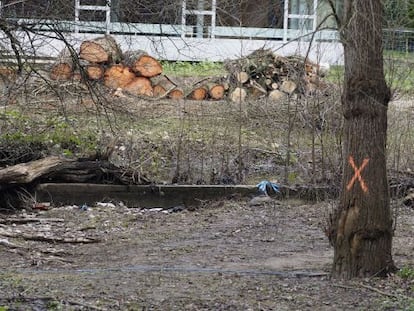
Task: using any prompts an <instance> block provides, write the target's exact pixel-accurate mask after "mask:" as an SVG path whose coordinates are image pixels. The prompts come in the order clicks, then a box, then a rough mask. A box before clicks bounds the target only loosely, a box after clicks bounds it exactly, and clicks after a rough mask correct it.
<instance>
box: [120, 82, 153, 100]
mask: <svg viewBox="0 0 414 311" xmlns="http://www.w3.org/2000/svg"><path fill="white" fill-rule="evenodd" d="M124 90H125V91H127V92H129V93H131V94H133V95H138V96H140V95H144V96H149V97H152V96H153V95H154V92H153V88H152V85H151V81H150V80H149V79H148V78H145V77H135V78H134V79H133V80H132V81H131V82H130V83H128V84H127V85H126V86H125V87H124Z"/></svg>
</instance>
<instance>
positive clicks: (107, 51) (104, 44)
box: [79, 35, 122, 63]
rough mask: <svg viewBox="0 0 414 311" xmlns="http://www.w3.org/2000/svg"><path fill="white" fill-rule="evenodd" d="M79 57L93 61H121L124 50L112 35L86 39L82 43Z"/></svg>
mask: <svg viewBox="0 0 414 311" xmlns="http://www.w3.org/2000/svg"><path fill="white" fill-rule="evenodd" d="M79 58H81V59H84V60H86V61H89V62H91V63H119V62H121V60H122V51H121V49H120V47H119V45H118V44H117V43H116V41H115V39H114V38H113V37H112V36H110V35H105V36H103V37H98V38H95V39H93V40H90V41H89V40H86V41H83V42H82V43H81V46H80V50H79Z"/></svg>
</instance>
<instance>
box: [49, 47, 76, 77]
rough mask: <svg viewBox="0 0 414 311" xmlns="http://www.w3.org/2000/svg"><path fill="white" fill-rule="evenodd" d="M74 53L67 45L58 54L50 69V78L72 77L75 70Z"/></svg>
mask: <svg viewBox="0 0 414 311" xmlns="http://www.w3.org/2000/svg"><path fill="white" fill-rule="evenodd" d="M73 57H74V56H73V55H72V53H71V52H70V49H69V48H68V47H65V48H64V49H63V50H62V51H61V52H60V53H59V55H58V56H57V58H56V61H55V62H54V64H53V65H52V68H51V69H50V74H49V75H50V79H52V80H60V81H66V80H69V79H71V78H72V75H73V70H74V67H75V66H74V62H73Z"/></svg>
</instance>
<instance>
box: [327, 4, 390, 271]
mask: <svg viewBox="0 0 414 311" xmlns="http://www.w3.org/2000/svg"><path fill="white" fill-rule="evenodd" d="M341 25H343V28H342V29H341V35H342V40H343V44H344V53H345V55H344V57H345V79H344V89H343V94H342V107H343V113H344V118H345V124H344V131H345V132H344V150H343V152H344V163H343V179H342V188H341V189H342V190H341V196H340V202H339V206H338V207H337V209H336V211H335V212H334V214H333V215H332V219H331V228H330V229H331V230H330V239H331V243H332V244H333V246H334V250H335V252H334V253H335V254H334V263H333V267H332V275H333V276H334V277H338V278H345V279H349V278H353V277H367V276H374V275H376V276H378V275H386V274H388V273H389V272H391V271H394V270H395V266H394V263H393V259H392V255H391V246H392V235H393V231H392V216H391V211H390V199H389V192H388V182H387V172H386V138H387V108H388V102H389V100H390V90H389V88H388V86H387V85H386V82H385V78H384V70H383V56H382V4H381V0H364V1H359V0H357V1H355V0H345V2H344V11H343V16H342V19H341Z"/></svg>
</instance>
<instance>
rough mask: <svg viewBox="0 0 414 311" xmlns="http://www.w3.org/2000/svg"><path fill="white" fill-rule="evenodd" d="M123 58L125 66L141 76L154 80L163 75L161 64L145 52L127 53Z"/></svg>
mask: <svg viewBox="0 0 414 311" xmlns="http://www.w3.org/2000/svg"><path fill="white" fill-rule="evenodd" d="M123 58H124V64H125V65H126V66H128V67H130V68H131V69H132V71H133V72H135V73H136V74H137V75H139V76H142V77H146V78H152V77H155V76H158V75H159V74H161V73H162V66H161V63H160V62H159V61H158V60H157V59H155V58H154V57H152V56H150V55H148V54H147V53H146V52H144V51H127V52H125V53H124V55H123Z"/></svg>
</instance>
